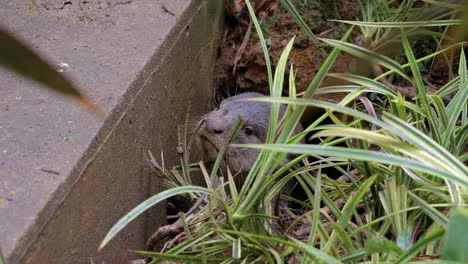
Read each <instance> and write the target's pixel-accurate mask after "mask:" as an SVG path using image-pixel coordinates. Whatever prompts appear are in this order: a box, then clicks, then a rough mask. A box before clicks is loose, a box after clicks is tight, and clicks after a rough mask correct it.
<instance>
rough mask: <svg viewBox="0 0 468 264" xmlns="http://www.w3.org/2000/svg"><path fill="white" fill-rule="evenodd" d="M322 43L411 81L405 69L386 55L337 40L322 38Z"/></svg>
mask: <svg viewBox="0 0 468 264" xmlns="http://www.w3.org/2000/svg"><path fill="white" fill-rule="evenodd" d="M320 40H321V41H323V42H325V43H327V44H328V45H330V46H332V47H335V48H339V49H341V50H343V51H345V52H347V53H349V54H352V55H354V56H356V57H359V58H362V59H365V60H371V61H373V62H376V63H378V64H380V65H382V66H383V67H385V68H387V69H390V70H393V71H394V72H396V73H398V74H399V75H401V76H402V77H404V78H405V79H408V80H410V78H409V76H408V75H407V74H406V72H405V70H404V69H403V67H402V66H401V65H400V64H399V63H398V62H396V61H394V60H392V59H390V58H388V57H386V56H384V55H381V54H378V53H375V52H373V51H371V50H368V49H366V48H363V47H361V46H358V45H355V44H351V43H348V42H344V41H340V40H335V39H324V38H320Z"/></svg>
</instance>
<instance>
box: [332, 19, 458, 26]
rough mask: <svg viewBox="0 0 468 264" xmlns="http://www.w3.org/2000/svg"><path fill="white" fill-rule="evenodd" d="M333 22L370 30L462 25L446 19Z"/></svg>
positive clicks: (454, 20) (456, 21)
mask: <svg viewBox="0 0 468 264" xmlns="http://www.w3.org/2000/svg"><path fill="white" fill-rule="evenodd" d="M331 21H335V22H340V23H345V24H350V25H355V26H361V27H371V28H415V27H439V26H440V27H443V26H453V25H461V24H463V20H461V19H447V20H434V21H389V22H365V21H350V20H331Z"/></svg>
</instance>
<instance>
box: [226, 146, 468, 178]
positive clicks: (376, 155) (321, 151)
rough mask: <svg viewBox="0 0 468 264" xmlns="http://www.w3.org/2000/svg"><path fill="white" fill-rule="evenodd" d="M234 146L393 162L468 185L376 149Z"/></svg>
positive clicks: (418, 163)
mask: <svg viewBox="0 0 468 264" xmlns="http://www.w3.org/2000/svg"><path fill="white" fill-rule="evenodd" d="M233 147H243V148H246V147H248V148H256V149H267V150H272V151H279V152H288V153H298V154H313V155H320V156H330V157H342V158H347V159H353V160H360V161H368V162H370V161H371V162H378V163H382V164H391V165H395V166H399V167H404V168H409V169H413V170H417V171H421V172H424V173H427V174H430V175H434V176H436V177H440V178H442V179H449V180H452V181H455V182H458V183H460V184H462V185H464V186H468V179H465V177H458V176H455V175H453V174H451V173H448V172H447V171H444V170H441V169H439V168H436V167H432V166H428V165H426V164H422V163H420V162H416V161H413V160H411V159H408V158H405V157H400V156H396V155H391V154H385V153H381V152H376V151H368V150H361V149H349V148H343V147H332V146H313V145H294V144H274V145H267V144H265V145H255V144H239V145H233Z"/></svg>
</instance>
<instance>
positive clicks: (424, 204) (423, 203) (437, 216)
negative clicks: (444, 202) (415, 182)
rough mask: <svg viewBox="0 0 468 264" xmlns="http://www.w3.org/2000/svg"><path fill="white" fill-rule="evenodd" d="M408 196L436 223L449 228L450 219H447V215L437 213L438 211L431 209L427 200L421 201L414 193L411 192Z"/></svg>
mask: <svg viewBox="0 0 468 264" xmlns="http://www.w3.org/2000/svg"><path fill="white" fill-rule="evenodd" d="M408 195H409V196H410V197H411V198H412V199H413V201H414V202H415V203H416V204H417V205H419V206H420V207H421V209H422V210H423V211H424V212H426V214H427V215H428V216H429V217H431V218H432V219H433V220H434V221H436V222H438V223H440V224H441V225H442V226H444V227H446V226H447V222H448V219H447V217H445V215H443V214H442V213H440V212H439V211H437V210H436V209H434V208H433V207H431V206H430V205H429V204H428V203H427V202H426V201H425V200H423V199H421V198H420V197H419V196H417V195H416V194H414V193H413V192H411V191H408Z"/></svg>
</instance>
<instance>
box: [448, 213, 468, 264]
mask: <svg viewBox="0 0 468 264" xmlns="http://www.w3.org/2000/svg"><path fill="white" fill-rule="evenodd" d="M467 226H468V210H467V209H466V208H465V209H458V210H457V211H455V212H453V213H452V215H451V216H450V218H449V222H448V226H447V233H446V234H445V238H444V242H443V247H442V252H441V255H442V259H444V260H452V261H460V262H463V263H468V236H467V235H466V227H467Z"/></svg>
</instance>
